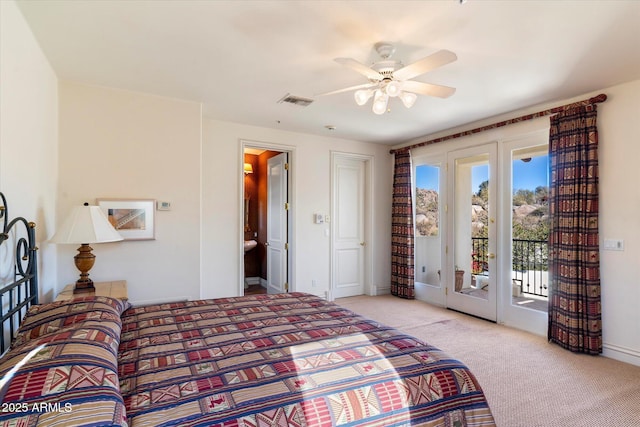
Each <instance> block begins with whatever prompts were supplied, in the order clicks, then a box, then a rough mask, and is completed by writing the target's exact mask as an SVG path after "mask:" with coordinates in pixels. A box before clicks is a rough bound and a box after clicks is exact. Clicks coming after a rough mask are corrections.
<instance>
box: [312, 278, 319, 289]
mask: <svg viewBox="0 0 640 427" xmlns="http://www.w3.org/2000/svg"><path fill="white" fill-rule="evenodd" d="M316 286H318V281H317V280H315V279H313V280H312V281H311V287H313V288H315V287H316Z"/></svg>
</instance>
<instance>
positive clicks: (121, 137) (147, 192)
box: [49, 81, 201, 303]
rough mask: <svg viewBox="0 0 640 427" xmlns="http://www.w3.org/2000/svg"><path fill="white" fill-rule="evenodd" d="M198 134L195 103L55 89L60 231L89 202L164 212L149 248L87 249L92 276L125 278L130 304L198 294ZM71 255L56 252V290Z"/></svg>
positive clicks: (74, 87)
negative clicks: (157, 207) (156, 205)
mask: <svg viewBox="0 0 640 427" xmlns="http://www.w3.org/2000/svg"><path fill="white" fill-rule="evenodd" d="M200 129H201V108H200V104H198V103H193V102H186V101H181V100H175V99H168V98H162V97H158V96H152V95H145V94H141V93H134V92H128V91H123V90H116V89H108V88H103V87H96V86H88V85H82V84H78V83H71V82H66V81H62V82H61V83H60V149H59V156H60V165H59V186H58V198H59V203H58V218H60V220H59V221H58V224H60V223H61V222H62V220H63V219H64V218H65V217H66V215H67V214H68V213H69V212H70V211H71V208H72V207H73V206H76V205H79V204H82V203H83V202H85V201H86V202H89V203H90V204H94V203H95V201H96V199H97V198H125V199H157V200H162V201H169V202H171V204H172V205H171V206H172V208H171V210H170V211H156V229H155V234H156V239H155V240H148V241H124V242H116V243H106V244H96V245H93V248H94V254H96V264H95V266H94V267H93V269H92V270H91V272H90V274H91V278H92V279H93V280H94V281H108V280H117V279H125V280H127V282H128V285H129V298H130V300H131V301H132V302H134V303H144V302H152V301H164V300H171V299H176V298H182V297H186V298H198V297H199V295H200V286H199V285H200V283H199V274H200V245H199V242H200V145H201V144H200ZM51 231H52V232H53V230H51ZM52 234H53V233H51V235H52ZM49 237H51V236H49ZM75 253H76V247H75V245H59V252H58V260H59V265H58V289H61V288H62V287H63V286H64V285H65V284H68V283H73V282H75V280H77V278H78V271H77V270H76V268H75V266H74V265H73V256H74V254H75Z"/></svg>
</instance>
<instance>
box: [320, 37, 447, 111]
mask: <svg viewBox="0 0 640 427" xmlns="http://www.w3.org/2000/svg"><path fill="white" fill-rule="evenodd" d="M374 48H375V49H376V51H377V52H378V54H379V55H380V57H381V58H382V60H381V61H378V62H376V63H374V64H373V65H372V66H371V67H368V66H366V65H364V64H363V63H361V62H358V61H356V60H355V59H352V58H336V59H335V61H336V62H337V63H338V64H341V65H344V66H346V67H349V68H351V69H353V70H354V71H357V72H358V73H360V74H362V75H364V76H365V77H367V78H368V79H369V83H365V84H361V85H357V86H351V87H347V88H344V89H338V90H334V91H331V92H326V93H322V94H320V95H334V94H336V93H342V92H349V91H352V90H355V91H356V92H355V93H354V97H355V100H356V103H357V104H358V105H364V104H366V103H367V101H368V100H369V99H370V98H372V97H373V106H372V110H373V112H374V113H376V114H384V112H385V111H387V105H388V102H389V98H390V97H391V98H394V97H398V98H400V99H401V100H402V103H403V104H404V106H405V107H407V108H411V107H412V106H413V104H414V103H415V102H416V99H417V94H420V95H427V96H436V97H438V98H448V97H449V96H451V95H453V94H454V93H455V91H456V90H455V88H452V87H448V86H441V85H435V84H431V83H423V82H417V81H414V80H411V79H412V78H414V77H417V76H419V75H421V74H424V73H426V72H427V71H431V70H433V69H435V68H438V67H441V66H443V65H446V64H448V63H450V62H453V61H455V60H456V59H458V57H457V56H456V54H455V53H453V52H450V51H448V50H440V51H438V52H436V53H434V54H432V55H429V56H427V57H425V58H422V59H420V60H418V61H416V62H414V63H412V64H409V65H407V66H404V65H403V64H402V62H400V61H397V60H393V59H390V58H391V55H393V53H394V52H395V47H394V46H393V45H392V44H391V43H387V42H378V43H376V44H375V45H374Z"/></svg>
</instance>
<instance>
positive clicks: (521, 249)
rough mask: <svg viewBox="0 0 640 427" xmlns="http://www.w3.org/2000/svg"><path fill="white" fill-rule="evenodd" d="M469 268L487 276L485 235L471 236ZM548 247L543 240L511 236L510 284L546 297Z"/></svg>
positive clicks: (523, 290) (486, 240) (526, 291)
mask: <svg viewBox="0 0 640 427" xmlns="http://www.w3.org/2000/svg"><path fill="white" fill-rule="evenodd" d="M471 241H472V265H471V270H472V272H473V274H476V275H483V276H486V275H488V265H489V263H488V261H489V259H488V253H489V251H488V247H489V245H488V243H489V239H487V238H486V237H472V238H471ZM548 259H549V246H548V244H547V241H546V240H524V239H513V254H512V266H511V270H512V273H511V274H512V276H511V279H512V280H513V284H514V285H516V286H518V287H519V288H520V292H522V293H523V294H529V295H537V296H541V297H548V296H549V293H548V290H549V275H548V266H547V265H548Z"/></svg>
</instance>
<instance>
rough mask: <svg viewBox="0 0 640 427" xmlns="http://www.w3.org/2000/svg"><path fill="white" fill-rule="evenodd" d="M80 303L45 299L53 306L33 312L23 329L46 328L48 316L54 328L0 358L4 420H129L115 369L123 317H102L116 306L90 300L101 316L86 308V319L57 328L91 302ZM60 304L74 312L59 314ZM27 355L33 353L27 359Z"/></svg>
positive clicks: (122, 423) (76, 423)
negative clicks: (25, 327) (63, 302)
mask: <svg viewBox="0 0 640 427" xmlns="http://www.w3.org/2000/svg"><path fill="white" fill-rule="evenodd" d="M77 303H78V301H72V302H70V303H69V304H60V303H57V302H56V303H52V304H44V305H43V306H49V307H48V308H46V307H42V306H40V308H39V309H35V310H34V311H33V312H30V315H29V320H30V322H29V324H30V325H31V327H30V328H27V329H26V330H25V331H24V332H25V333H30V332H31V331H43V330H44V329H46V328H44V329H43V326H44V325H45V324H46V323H47V321H50V323H51V325H52V326H51V327H50V332H48V333H44V334H40V335H39V336H37V334H36V333H35V332H34V333H33V334H32V335H29V339H27V340H26V341H25V342H24V343H22V344H20V345H15V346H14V347H13V348H12V349H11V350H9V352H8V353H7V354H6V355H5V356H4V357H3V358H2V359H0V376H1V378H2V381H3V382H6V384H3V387H2V390H0V396H1V398H0V401H1V402H2V410H1V411H0V425H60V426H62V425H64V426H84V425H92V426H97V425H116V426H126V425H127V422H126V410H125V406H124V401H123V399H122V395H121V394H120V386H119V383H120V380H119V377H118V374H117V372H118V370H117V350H118V346H119V344H120V331H121V327H122V323H121V320H120V318H119V317H117V318H115V319H107V318H104V317H103V315H104V314H105V313H107V312H109V313H111V314H113V313H112V310H113V307H112V308H111V310H110V309H107V308H106V307H105V305H104V304H103V303H102V302H101V303H100V304H93V302H91V303H89V305H92V308H97V309H98V310H97V311H98V313H100V315H99V316H94V311H86V314H87V316H86V317H85V318H84V319H85V320H82V321H80V322H75V321H73V322H71V323H70V324H69V325H67V326H64V327H61V328H58V329H56V330H54V329H55V327H56V326H55V325H56V324H64V323H65V320H64V319H77V318H79V317H81V316H80V313H85V311H83V310H84V309H81V307H86V306H87V303H88V301H82V302H80V303H79V304H77ZM106 305H108V306H110V305H112V303H111V302H107V303H106ZM96 306H97V307H96ZM61 307H65V310H62V312H64V313H67V314H70V315H69V316H63V315H60V313H61V310H60V308H61ZM74 309H76V311H74ZM116 311H117V310H116ZM46 313H49V314H46ZM53 313H57V314H58V315H55V316H53V315H52V314H53ZM86 319H89V320H86ZM23 336H24V335H23ZM28 355H31V356H32V357H31V358H30V359H26V357H27V356H28ZM21 363H23V364H22V365H21V366H20V364H21ZM14 367H17V369H15V368H14ZM12 369H13V372H12Z"/></svg>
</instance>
